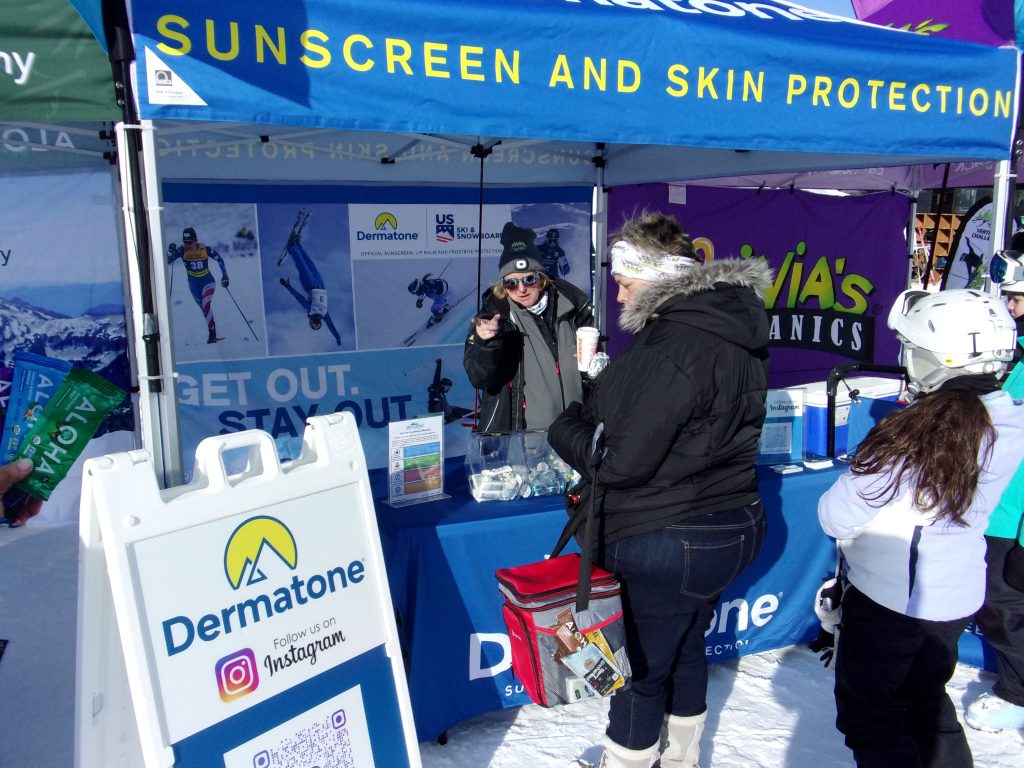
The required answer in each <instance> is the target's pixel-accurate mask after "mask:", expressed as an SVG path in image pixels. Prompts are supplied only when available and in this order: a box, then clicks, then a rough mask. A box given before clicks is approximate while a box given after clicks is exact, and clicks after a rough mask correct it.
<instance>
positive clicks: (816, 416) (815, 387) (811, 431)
mask: <svg viewBox="0 0 1024 768" xmlns="http://www.w3.org/2000/svg"><path fill="white" fill-rule="evenodd" d="M902 385H903V381H902V380H901V379H888V378H884V377H880V376H851V377H849V378H847V379H843V380H842V381H840V382H839V387H838V388H837V389H836V443H835V449H836V450H835V452H836V455H837V456H841V455H842V454H844V453H847V451H848V449H849V447H851V446H852V447H854V448H855V447H856V446H857V445H859V444H860V441H861V440H863V439H864V436H865V435H867V433H868V430H869V429H870V428H871V427H872V426H874V425H875V424H876V423H878V421H879V420H881V418H882V417H883V416H885V415H886V414H887V413H889V412H890V411H891V410H893V409H894V408H895V407H898V406H896V401H897V398H898V397H899V395H900V391H901V387H902ZM791 389H803V390H804V393H805V394H804V404H805V407H806V411H805V414H804V424H805V425H806V427H805V429H806V434H805V435H804V451H805V452H806V453H816V454H818V455H820V456H825V455H826V454H827V450H826V448H827V442H828V395H827V390H826V386H825V382H824V381H814V382H811V383H810V384H804V385H803V386H802V387H791ZM851 390H854V391H856V392H857V393H858V394H857V400H858V402H855V403H851V402H850V391H851ZM851 409H858V410H860V411H861V412H860V413H857V414H852V413H851ZM851 415H853V416H855V417H856V418H853V419H851ZM851 421H853V422H854V427H853V429H854V434H851V433H850V422H851Z"/></svg>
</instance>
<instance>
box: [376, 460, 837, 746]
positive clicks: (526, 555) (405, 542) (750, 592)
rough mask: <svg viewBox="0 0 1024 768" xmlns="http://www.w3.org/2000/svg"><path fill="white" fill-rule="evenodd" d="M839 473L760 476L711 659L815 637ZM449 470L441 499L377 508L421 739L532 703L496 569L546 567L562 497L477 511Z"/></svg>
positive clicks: (711, 635) (454, 470) (711, 640)
mask: <svg viewBox="0 0 1024 768" xmlns="http://www.w3.org/2000/svg"><path fill="white" fill-rule="evenodd" d="M842 469H843V466H836V467H833V468H830V469H824V470H817V471H814V470H809V469H805V470H804V471H802V472H799V473H795V474H792V475H785V476H782V475H778V474H776V473H775V472H773V471H771V470H769V469H765V470H762V472H761V494H762V497H763V499H764V503H765V508H766V510H767V514H768V535H767V539H766V542H765V546H764V549H763V550H762V552H761V554H760V556H759V557H758V559H757V560H756V561H755V562H754V564H753V565H752V566H751V567H750V568H749V569H748V570H747V571H745V572H744V573H743V574H742V575H741V576H740V577H739V579H738V580H737V581H736V582H735V583H734V584H733V585H732V587H730V589H729V590H727V591H726V593H725V595H724V596H723V597H722V601H721V603H720V605H719V609H718V612H717V614H716V616H715V620H714V622H713V624H712V626H711V628H710V630H709V631H708V633H707V635H706V637H707V656H708V659H709V660H712V661H714V660H719V659H727V658H732V657H735V656H738V655H743V654H746V653H757V652H760V651H766V650H771V649H774V648H782V647H785V646H789V645H793V644H795V643H801V642H805V641H808V640H810V639H811V638H813V637H814V636H815V635H816V634H817V630H818V621H817V619H816V618H815V616H814V613H813V610H812V604H813V599H814V595H815V592H816V591H817V589H818V587H819V586H821V583H822V581H823V580H824V579H825V578H827V577H828V576H830V575H831V574H832V572H833V570H834V568H835V547H834V545H833V543H832V541H831V540H830V539H828V538H827V537H825V535H824V534H823V533H822V532H821V528H820V527H819V526H818V517H817V505H818V498H819V497H820V496H821V494H822V493H824V492H825V490H827V489H828V488H829V487H830V486H831V485H832V483H833V482H834V481H835V479H836V478H837V477H838V476H839V473H840V472H841V471H842ZM446 470H447V471H446V472H445V492H446V493H447V494H449V497H448V498H444V499H439V500H436V501H431V502H428V503H424V504H419V505H414V506H402V507H391V506H389V505H387V504H386V503H383V502H378V504H377V513H378V523H379V526H380V533H381V540H382V543H383V547H384V554H385V558H386V562H387V570H388V579H389V582H390V586H391V595H392V600H393V602H394V608H395V612H396V615H397V618H398V622H399V634H400V636H401V639H402V643H403V651H404V653H405V654H406V657H407V663H408V678H409V692H410V695H411V698H412V707H413V714H414V716H415V721H416V731H417V735H418V737H419V739H420V740H421V741H424V740H428V739H434V738H436V737H438V736H439V735H441V734H442V733H444V732H445V731H446V730H447V729H448V728H450V727H451V726H453V725H455V724H457V723H459V722H461V721H463V720H467V719H469V718H471V717H474V716H476V715H478V714H481V713H483V712H487V711H492V710H497V709H501V708H503V707H514V706H520V705H523V704H528V703H529V701H530V700H529V698H528V697H527V696H526V694H525V693H524V692H523V689H522V686H521V685H519V683H518V681H517V680H516V679H515V677H514V676H513V675H512V671H511V666H510V664H511V662H510V656H509V645H508V637H507V635H506V633H505V625H504V623H503V621H502V616H501V605H502V598H501V595H500V593H499V592H498V587H497V581H496V580H495V578H494V571H495V570H497V569H498V568H506V567H510V566H515V565H522V564H525V563H529V562H534V561H536V560H541V559H543V558H544V556H545V555H547V554H548V553H550V551H551V549H552V547H553V546H554V544H555V542H556V540H557V538H558V534H559V533H560V531H561V530H562V527H563V525H564V524H565V520H566V516H565V510H564V507H563V501H562V497H561V496H548V497H540V498H533V499H523V500H518V501H507V502H487V503H478V502H476V501H474V500H473V498H472V497H471V496H470V494H469V491H468V489H467V487H466V481H465V476H464V474H463V473H462V472H461V464H459V465H457V466H452V465H449V466H448V467H446ZM574 547H575V544H571V545H570V551H572V549H573V548H574Z"/></svg>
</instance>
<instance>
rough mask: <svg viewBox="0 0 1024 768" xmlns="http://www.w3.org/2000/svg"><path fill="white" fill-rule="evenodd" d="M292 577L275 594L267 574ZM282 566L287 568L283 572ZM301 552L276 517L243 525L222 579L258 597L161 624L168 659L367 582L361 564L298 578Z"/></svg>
mask: <svg viewBox="0 0 1024 768" xmlns="http://www.w3.org/2000/svg"><path fill="white" fill-rule="evenodd" d="M271 565H274V566H275V568H276V569H277V570H285V571H286V572H291V573H292V576H291V579H289V580H288V581H287V582H286V583H283V584H280V585H278V586H276V587H274V588H272V589H271V588H267V587H265V586H264V587H263V588H262V589H260V586H261V585H264V584H265V582H267V581H269V578H268V576H267V575H266V570H269V566H271ZM281 566H283V568H282V567H281ZM298 566H299V551H298V546H297V545H296V542H295V537H294V536H293V535H292V532H291V530H289V528H288V526H286V525H285V524H284V523H282V522H281V521H280V520H278V519H277V518H274V517H269V516H266V515H258V516H254V517H250V518H248V519H246V520H245V521H243V522H242V523H240V524H239V525H238V527H236V528H235V530H234V531H233V532H232V533H231V535H230V536H229V537H228V540H227V542H226V543H225V546H224V562H223V568H224V576H225V578H226V579H227V582H228V584H229V585H230V586H231V589H232V590H234V591H236V592H237V591H241V590H242V589H243V588H250V589H253V590H254V591H257V590H258V591H257V594H255V595H252V596H249V597H246V598H244V599H240V600H239V601H238V602H236V603H233V604H231V605H226V606H224V607H222V608H220V609H218V610H216V611H213V612H209V613H204V614H202V615H199V616H186V615H178V616H172V617H170V618H167V619H164V620H162V621H161V622H160V625H161V627H162V628H163V639H164V647H165V650H166V652H167V655H168V656H169V657H170V656H175V655H176V654H179V653H183V652H184V651H187V650H188V649H189V648H191V647H193V645H194V644H195V643H196V642H197V641H198V642H200V643H205V642H210V641H211V640H216V639H217V638H219V637H221V636H227V635H230V634H231V633H232V632H235V631H237V630H241V629H245V628H246V627H249V626H252V625H255V624H258V623H260V622H261V621H269V620H272V619H274V618H276V617H278V616H280V615H281V614H285V613H288V612H289V611H291V610H292V609H293V608H296V607H298V606H303V605H306V604H308V603H310V602H314V601H317V600H319V599H320V598H322V597H325V596H329V595H333V594H334V593H336V592H338V591H339V590H345V589H348V588H349V587H350V586H353V585H358V584H360V583H362V581H363V580H364V578H365V577H366V569H365V565H364V564H363V561H361V560H352V561H351V562H349V563H348V564H346V565H336V566H334V567H331V568H328V569H327V570H325V571H324V572H323V573H313V574H309V575H303V574H301V573H299V572H298V570H299V568H298Z"/></svg>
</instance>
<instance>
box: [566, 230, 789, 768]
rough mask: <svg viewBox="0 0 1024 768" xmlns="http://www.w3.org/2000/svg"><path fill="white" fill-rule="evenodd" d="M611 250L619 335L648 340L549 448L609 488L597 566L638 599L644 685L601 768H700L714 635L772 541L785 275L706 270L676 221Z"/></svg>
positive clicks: (632, 644) (752, 265)
mask: <svg viewBox="0 0 1024 768" xmlns="http://www.w3.org/2000/svg"><path fill="white" fill-rule="evenodd" d="M612 242H613V246H612V249H611V263H612V275H613V276H614V278H615V281H616V282H617V283H618V286H619V293H618V301H619V303H620V304H622V305H624V306H623V310H622V314H621V317H620V320H619V324H620V326H621V327H622V328H623V329H624V330H628V331H632V332H634V333H636V334H637V337H636V339H635V340H634V342H633V344H632V345H631V346H630V347H629V348H628V349H627V350H626V351H625V352H623V353H622V354H621V355H620V356H619V357H618V359H616V360H615V361H614V362H612V363H611V364H610V365H609V366H608V367H607V368H606V369H605V370H604V372H603V373H601V374H600V376H599V377H598V378H597V379H596V381H595V382H594V384H593V388H592V390H591V395H590V397H589V398H588V400H587V404H586V405H585V406H583V405H581V404H580V403H573V404H572V405H570V406H569V408H567V409H566V411H565V412H564V413H563V414H562V415H561V416H560V417H559V418H558V419H556V421H555V422H554V423H553V424H552V425H551V428H550V430H549V440H550V442H551V445H552V446H553V447H554V449H555V450H556V451H557V452H558V454H559V455H560V456H561V457H562V458H563V459H564V460H565V461H567V462H569V463H570V464H571V465H572V466H574V467H575V468H576V469H577V470H579V471H580V473H581V474H583V475H584V477H585V478H586V479H588V480H589V481H590V483H589V488H591V489H592V488H593V487H594V481H595V480H596V481H597V483H598V484H599V486H600V488H601V491H602V492H603V495H604V501H603V505H602V507H601V509H600V511H599V517H598V520H597V521H596V522H597V526H596V527H597V530H598V532H599V533H598V540H597V541H596V542H595V545H594V550H593V554H594V560H595V562H597V563H598V564H599V565H601V566H603V567H605V568H607V569H608V570H610V571H613V572H615V573H616V574H618V576H619V578H620V580H621V582H622V584H623V588H624V608H625V613H626V630H627V649H628V651H629V656H630V663H631V666H632V669H633V679H632V684H631V686H630V687H629V688H627V689H625V690H624V691H620V692H618V693H616V694H615V695H614V696H613V697H612V700H611V707H610V711H609V725H608V730H607V738H606V740H605V755H604V758H603V759H604V762H603V763H602V765H604V766H607V768H633V766H642V768H647V766H649V765H650V764H651V762H653V761H654V759H656V758H658V757H659V753H660V760H661V766H662V768H684V767H686V768H688V767H690V766H696V765H697V757H698V742H699V740H700V734H701V731H702V729H703V722H704V720H705V718H706V716H707V704H706V701H705V695H706V691H707V666H706V661H705V655H704V632H705V630H706V629H707V628H708V625H709V622H710V621H711V616H712V613H713V612H714V608H715V604H716V603H717V601H718V598H719V596H720V595H721V594H722V592H723V591H724V590H725V588H726V587H727V586H728V585H729V584H730V583H731V582H732V581H733V579H735V578H736V576H737V575H738V574H739V573H740V572H741V571H742V570H743V569H744V568H746V567H747V566H748V565H749V564H750V563H751V562H752V561H753V559H754V557H755V556H756V555H757V553H758V552H759V551H760V548H761V545H762V543H763V541H764V533H765V520H764V510H763V507H762V505H761V499H760V494H759V491H758V484H757V476H756V474H755V471H754V459H755V457H756V454H757V443H758V439H759V437H760V434H761V426H762V424H763V422H764V417H765V395H766V392H767V387H768V352H767V343H768V315H767V312H766V311H765V307H764V299H763V296H764V291H765V289H766V288H767V287H768V286H769V285H770V284H771V271H770V269H769V267H768V266H767V264H765V263H764V262H763V261H762V260H756V259H755V260H748V261H734V260H720V261H715V262H712V263H710V264H702V263H701V261H700V259H699V257H698V256H697V254H696V253H695V251H694V249H693V246H692V244H691V242H690V238H689V236H688V235H687V234H686V233H685V232H684V231H683V230H682V228H681V227H680V226H679V224H678V222H676V220H675V219H673V218H671V217H667V216H664V215H662V214H644V215H643V216H641V217H639V218H637V219H634V220H632V221H630V222H627V223H626V225H625V226H624V227H623V228H622V230H621V231H620V232H619V233H617V234H616V235H615V236H613V238H612ZM599 424H603V425H604V430H603V440H604V447H603V459H602V460H601V463H600V468H599V473H598V476H597V477H596V478H595V477H594V474H595V473H594V471H593V470H592V469H591V468H590V457H591V455H592V447H591V443H592V440H593V437H594V433H595V429H596V428H597V426H598V425H599ZM587 495H588V494H587V493H585V494H584V496H585V497H586V496H587ZM587 503H589V499H588V498H584V501H583V504H587ZM659 736H660V738H659Z"/></svg>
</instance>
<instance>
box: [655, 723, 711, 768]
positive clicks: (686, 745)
mask: <svg viewBox="0 0 1024 768" xmlns="http://www.w3.org/2000/svg"><path fill="white" fill-rule="evenodd" d="M707 717H708V713H707V712H701V713H700V714H699V715H693V716H692V717H681V716H679V715H669V716H668V717H666V718H665V722H664V723H662V726H661V764H660V765H661V768H697V761H698V760H700V735H701V733H702V732H703V730H704V721H705V720H707Z"/></svg>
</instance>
